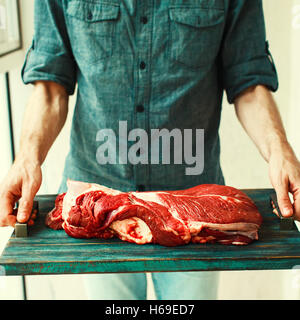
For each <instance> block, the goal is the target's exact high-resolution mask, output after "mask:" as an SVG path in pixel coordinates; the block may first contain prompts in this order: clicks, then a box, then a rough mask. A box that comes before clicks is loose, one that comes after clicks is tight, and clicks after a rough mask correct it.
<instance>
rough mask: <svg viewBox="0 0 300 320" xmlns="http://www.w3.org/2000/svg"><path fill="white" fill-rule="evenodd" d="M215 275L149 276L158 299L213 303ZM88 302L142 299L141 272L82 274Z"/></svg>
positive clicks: (144, 282) (144, 288)
mask: <svg viewBox="0 0 300 320" xmlns="http://www.w3.org/2000/svg"><path fill="white" fill-rule="evenodd" d="M218 275H219V273H218V272H211V271H203V272H159V273H152V274H151V276H152V281H153V285H154V289H155V294H156V298H157V299H158V300H213V299H216V298H217V291H218ZM83 279H84V285H85V288H86V292H87V296H88V298H89V299H94V300H146V298H147V279H146V274H145V273H115V274H111V273H109V274H91V275H84V276H83Z"/></svg>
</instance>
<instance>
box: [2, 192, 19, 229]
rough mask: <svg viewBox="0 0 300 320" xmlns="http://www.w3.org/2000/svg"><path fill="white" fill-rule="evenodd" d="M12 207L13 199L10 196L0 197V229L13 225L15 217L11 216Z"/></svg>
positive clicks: (13, 204) (7, 194)
mask: <svg viewBox="0 0 300 320" xmlns="http://www.w3.org/2000/svg"><path fill="white" fill-rule="evenodd" d="M14 206H15V199H14V197H13V196H12V195H11V194H9V193H6V194H4V195H3V196H1V200H0V214H1V216H0V227H4V226H14V225H15V223H16V217H15V216H14V215H13V209H14Z"/></svg>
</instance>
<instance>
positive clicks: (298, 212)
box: [293, 191, 300, 221]
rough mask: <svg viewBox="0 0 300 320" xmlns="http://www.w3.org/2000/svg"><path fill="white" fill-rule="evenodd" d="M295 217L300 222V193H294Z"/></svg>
mask: <svg viewBox="0 0 300 320" xmlns="http://www.w3.org/2000/svg"><path fill="white" fill-rule="evenodd" d="M293 196H294V204H293V206H294V215H295V219H296V220H298V221H300V191H299V192H296V193H294V195H293Z"/></svg>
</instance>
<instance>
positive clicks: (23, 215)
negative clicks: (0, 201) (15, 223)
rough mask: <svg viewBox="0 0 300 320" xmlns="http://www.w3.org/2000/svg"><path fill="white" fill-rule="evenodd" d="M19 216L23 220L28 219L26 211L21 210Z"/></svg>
mask: <svg viewBox="0 0 300 320" xmlns="http://www.w3.org/2000/svg"><path fill="white" fill-rule="evenodd" d="M19 218H20V219H21V220H24V219H26V215H25V213H24V212H20V213H19Z"/></svg>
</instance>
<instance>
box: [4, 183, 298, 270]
mask: <svg viewBox="0 0 300 320" xmlns="http://www.w3.org/2000/svg"><path fill="white" fill-rule="evenodd" d="M244 191H245V192H246V193H247V194H248V195H249V196H250V197H251V198H252V199H253V200H254V201H255V202H256V204H257V206H258V208H259V210H260V212H261V214H262V216H263V219H264V221H263V225H262V227H261V229H260V238H259V241H256V242H254V243H252V244H250V245H248V246H233V245H232V246H225V245H221V244H190V245H186V246H181V247H175V248H174V247H173V248H169V247H162V246H159V245H136V244H132V243H127V242H123V241H121V240H119V239H109V240H101V239H88V240H83V239H74V238H71V237H69V236H68V235H67V234H66V233H65V232H64V231H63V230H59V231H55V230H51V229H48V228H46V227H45V226H44V217H45V214H46V212H48V211H49V210H50V209H51V208H52V206H53V204H54V202H53V197H50V198H49V199H47V197H37V200H39V204H40V210H41V214H40V216H39V217H38V219H37V221H36V225H34V226H33V227H30V230H29V233H30V235H29V237H28V238H14V237H12V238H11V239H10V241H9V243H8V245H7V247H6V249H5V251H4V252H3V255H2V256H1V257H0V266H2V267H3V268H4V269H5V272H6V274H7V275H21V274H67V273H97V272H99V273H104V272H109V273H112V272H162V271H194V270H266V269H291V268H292V267H293V266H295V265H300V233H299V232H298V231H297V229H296V228H295V229H294V230H290V231H282V230H280V229H279V219H278V218H277V217H276V216H275V215H274V214H273V213H272V210H271V207H270V203H269V195H270V193H271V192H274V191H273V190H272V189H261V190H244Z"/></svg>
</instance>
